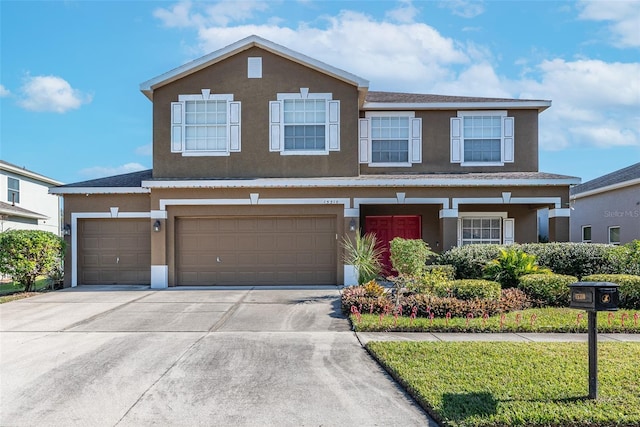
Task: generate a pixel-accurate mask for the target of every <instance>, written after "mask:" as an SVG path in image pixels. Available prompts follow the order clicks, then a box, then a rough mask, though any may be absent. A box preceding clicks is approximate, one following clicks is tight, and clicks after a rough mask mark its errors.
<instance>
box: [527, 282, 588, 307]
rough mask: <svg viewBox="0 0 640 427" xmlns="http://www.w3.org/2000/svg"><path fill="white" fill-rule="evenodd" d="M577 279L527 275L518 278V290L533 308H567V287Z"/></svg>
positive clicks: (568, 292) (568, 293) (568, 291)
mask: <svg viewBox="0 0 640 427" xmlns="http://www.w3.org/2000/svg"><path fill="white" fill-rule="evenodd" d="M577 281H578V278H577V277H575V276H567V275H563V274H527V275H526V276H522V277H521V278H520V282H519V283H518V289H520V290H522V291H524V293H525V294H527V296H528V297H529V299H530V300H531V301H532V302H533V304H534V305H535V306H538V307H546V306H552V307H567V306H568V305H569V295H570V290H569V285H570V284H572V283H576V282H577Z"/></svg>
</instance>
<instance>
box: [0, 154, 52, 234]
mask: <svg viewBox="0 0 640 427" xmlns="http://www.w3.org/2000/svg"><path fill="white" fill-rule="evenodd" d="M61 184H62V183H61V182H60V181H56V180H54V179H51V178H47V177H46V176H42V175H40V174H38V173H35V172H32V171H29V170H27V169H25V168H21V167H19V166H16V165H12V164H11V163H7V162H5V161H3V160H0V232H2V231H8V230H44V231H50V232H52V233H55V234H56V235H60V214H61V212H60V197H58V196H55V195H52V194H49V187H53V186H58V185H61Z"/></svg>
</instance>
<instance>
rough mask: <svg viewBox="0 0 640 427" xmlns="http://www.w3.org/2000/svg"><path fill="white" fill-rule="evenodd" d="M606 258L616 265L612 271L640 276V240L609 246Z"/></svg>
mask: <svg viewBox="0 0 640 427" xmlns="http://www.w3.org/2000/svg"><path fill="white" fill-rule="evenodd" d="M607 258H608V260H609V262H610V263H611V264H612V265H614V266H615V267H616V268H614V269H612V270H611V272H612V273H618V274H633V275H636V276H640V240H634V241H633V242H630V243H627V244H626V245H622V246H615V247H613V248H611V249H610V250H609V252H608V253H607Z"/></svg>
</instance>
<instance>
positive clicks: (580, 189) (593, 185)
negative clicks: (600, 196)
mask: <svg viewBox="0 0 640 427" xmlns="http://www.w3.org/2000/svg"><path fill="white" fill-rule="evenodd" d="M634 179H640V163H636V164H634V165H631V166H627V167H626V168H622V169H619V170H617V171H614V172H611V173H608V174H606V175H602V176H601V177H598V178H595V179H592V180H591V181H587V182H585V183H583V184H580V185H576V186H575V187H573V188H572V189H571V195H574V194H580V193H585V192H587V191H592V190H596V189H598V188H602V187H608V186H609V185H615V184H620V183H622V182H625V181H631V180H634Z"/></svg>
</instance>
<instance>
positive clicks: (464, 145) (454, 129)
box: [450, 111, 514, 166]
mask: <svg viewBox="0 0 640 427" xmlns="http://www.w3.org/2000/svg"><path fill="white" fill-rule="evenodd" d="M450 125H451V163H460V164H461V165H462V166H502V165H504V164H505V163H513V161H514V135H513V130H514V118H513V117H507V112H506V111H459V112H458V115H457V117H452V118H451V123H450Z"/></svg>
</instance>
